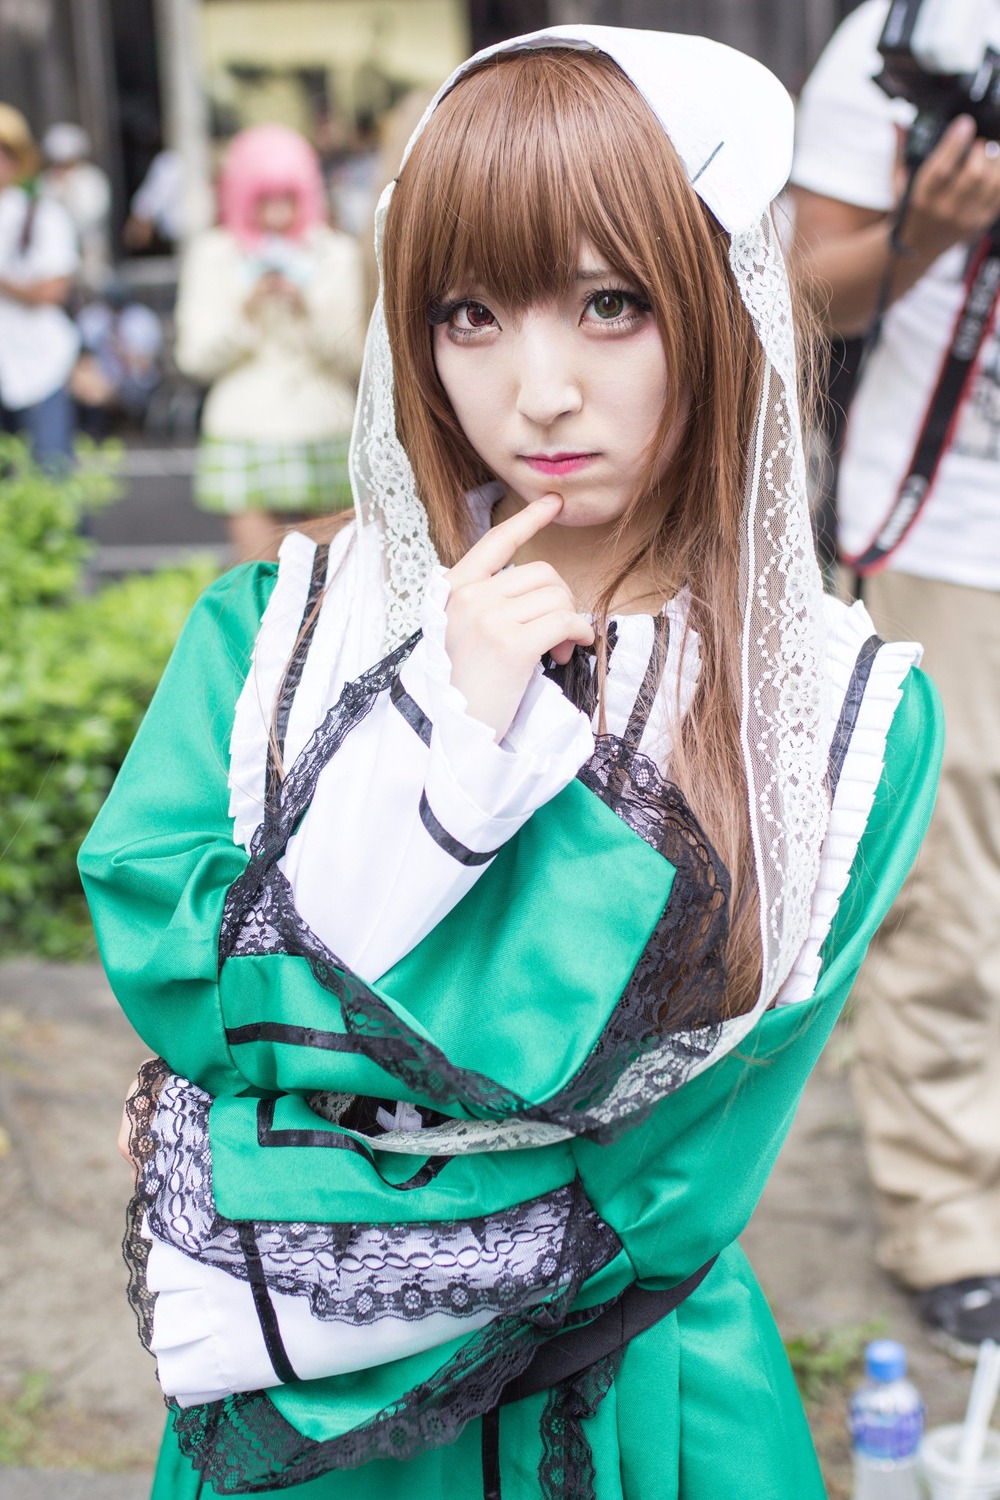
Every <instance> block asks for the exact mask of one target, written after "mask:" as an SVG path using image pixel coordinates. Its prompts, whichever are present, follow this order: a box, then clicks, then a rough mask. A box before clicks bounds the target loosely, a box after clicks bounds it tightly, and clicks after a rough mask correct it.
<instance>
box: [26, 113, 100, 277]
mask: <svg viewBox="0 0 1000 1500" xmlns="http://www.w3.org/2000/svg"><path fill="white" fill-rule="evenodd" d="M42 152H43V154H44V156H45V161H46V167H45V171H44V172H43V173H42V179H41V180H42V191H43V192H44V193H45V196H46V197H48V198H54V199H55V200H56V202H57V203H61V204H62V206H63V208H64V209H65V210H66V212H67V213H68V214H69V216H70V218H71V219H72V220H73V226H74V228H75V229H76V235H77V243H78V245H79V249H80V280H81V282H82V283H83V284H84V285H85V286H86V287H88V288H89V289H90V290H91V291H101V290H103V288H104V286H105V284H106V283H107V281H108V278H109V277H110V275H111V241H110V218H111V183H110V182H109V180H108V174H107V173H106V172H104V171H102V169H101V168H100V167H99V166H98V165H97V163H96V162H93V161H91V160H90V152H91V144H90V137H89V135H88V134H87V132H86V131H85V130H84V129H83V127H82V126H81V125H74V124H72V123H71V122H69V121H61V122H60V123H59V124H57V125H50V126H49V128H48V130H47V131H46V132H45V134H44V136H43V137H42Z"/></svg>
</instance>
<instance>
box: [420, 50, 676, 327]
mask: <svg viewBox="0 0 1000 1500" xmlns="http://www.w3.org/2000/svg"><path fill="white" fill-rule="evenodd" d="M408 176H410V177H411V178H413V179H416V180H415V181H412V183H409V184H407V186H412V188H413V192H412V195H411V194H410V193H407V194H406V197H407V198H408V199H409V201H410V202H411V203H414V204H418V203H420V202H421V201H423V204H424V206H425V209H426V206H427V205H428V201H430V202H432V203H433V205H434V212H433V213H426V212H424V213H423V214H422V215H421V218H422V236H421V237H422V240H423V244H422V247H421V248H422V253H421V255H420V259H421V260H422V261H423V265H422V267H421V272H422V275H421V278H420V279H421V280H423V283H424V286H425V288H426V294H427V300H428V302H430V301H433V300H435V299H438V298H442V297H445V296H449V295H462V294H463V293H464V292H466V291H468V290H470V289H471V288H472V287H474V286H475V287H479V288H481V289H484V290H488V291H489V292H490V293H492V294H493V295H494V296H498V297H500V298H501V299H502V300H503V301H504V302H505V303H506V304H507V305H508V306H511V307H514V308H516V309H521V308H523V307H526V306H527V305H528V304H529V303H531V302H533V301H536V300H538V299H540V298H544V297H551V296H556V295H560V294H562V293H564V292H566V291H567V290H568V289H569V288H570V287H571V286H572V285H573V283H574V281H575V278H576V274H577V269H578V255H579V248H580V242H581V239H586V240H587V241H589V243H590V245H591V246H592V247H593V249H594V250H595V251H596V252H597V253H598V254H599V255H600V256H601V257H602V258H603V259H604V261H605V262H606V263H607V265H608V267H609V268H610V269H611V270H613V271H616V272H618V273H619V274H620V275H623V276H626V277H627V278H628V279H630V280H632V281H636V282H638V283H639V285H640V287H641V288H643V289H648V287H649V283H650V280H651V278H652V274H653V272H652V267H651V265H650V264H649V262H650V257H651V253H652V254H655V250H652V247H650V246H649V245H647V244H644V240H645V239H646V238H647V237H646V236H644V235H643V234H642V233H641V231H640V233H639V234H638V235H637V233H636V230H637V224H642V223H643V222H644V221H645V222H646V223H648V225H649V228H650V229H651V230H653V231H654V234H653V237H654V239H655V238H656V235H655V229H656V228H657V227H659V226H656V225H655V220H656V219H658V218H659V217H660V216H661V215H662V213H663V209H664V204H665V198H666V199H669V198H672V197H674V196H675V193H670V192H667V193H665V183H666V182H669V181H673V183H674V184H676V185H677V186H676V188H675V192H677V191H680V192H681V193H683V194H684V195H686V196H688V197H690V198H691V199H693V197H694V195H693V193H691V191H690V189H689V188H688V185H687V182H686V180H685V179H684V175H683V172H682V170H681V168H680V163H679V161H678V160H677V157H676V153H675V152H674V150H673V147H672V146H671V145H670V142H669V140H668V139H667V136H666V134H665V133H664V131H663V129H662V127H661V126H660V124H659V122H658V121H657V120H656V119H655V117H654V116H653V114H652V112H651V110H650V109H649V107H648V105H647V104H646V102H645V100H643V99H642V97H641V96H640V95H639V93H638V92H637V91H636V90H635V88H634V87H633V86H632V84H631V83H630V82H629V81H628V80H627V79H626V78H625V75H624V74H623V73H621V71H620V70H619V69H618V67H617V65H616V64H615V63H613V62H612V61H611V59H610V58H607V57H605V56H604V54H602V53H594V52H586V53H580V52H576V51H572V50H570V49H568V48H557V49H551V50H548V49H546V50H537V51H531V52H526V53H506V54H501V55H500V56H499V57H498V58H495V59H491V60H490V61H489V62H488V63H486V64H484V65H483V66H482V67H481V68H479V69H477V70H475V71H474V72H472V73H470V74H468V75H466V76H465V77H464V78H463V79H462V80H461V81H460V82H459V83H458V84H457V85H456V87H455V88H454V89H453V90H452V92H451V93H450V94H449V95H447V96H446V97H445V99H443V100H442V102H441V103H440V104H439V105H438V107H437V109H436V110H435V112H434V114H433V115H432V117H431V119H430V121H429V122H428V124H427V126H426V128H425V131H424V133H423V135H422V136H421V138H420V139H419V141H418V142H417V144H416V146H415V147H414V150H413V153H412V155H411V158H410V160H408V161H407V163H406V165H405V167H404V169H403V173H402V177H401V186H402V185H403V184H404V183H406V179H407V177H408ZM654 184H655V190H654ZM413 311H414V312H415V311H416V309H413Z"/></svg>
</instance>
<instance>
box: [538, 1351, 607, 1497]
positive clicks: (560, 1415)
mask: <svg viewBox="0 0 1000 1500" xmlns="http://www.w3.org/2000/svg"><path fill="white" fill-rule="evenodd" d="M624 1353H625V1349H624V1346H623V1347H622V1348H621V1349H616V1350H615V1351H614V1353H613V1354H607V1355H605V1357H604V1358H603V1359H599V1360H597V1362H596V1363H595V1364H592V1365H591V1366H590V1368H589V1369H587V1370H582V1371H581V1372H580V1374H579V1375H574V1376H573V1377H572V1379H570V1380H567V1381H564V1382H563V1383H562V1384H561V1385H556V1386H553V1387H552V1389H551V1391H550V1392H549V1395H548V1398H547V1400H546V1403H545V1410H544V1411H543V1413H542V1420H541V1437H542V1461H541V1463H540V1464H539V1466H538V1484H539V1495H540V1500H567V1497H570V1496H571V1497H572V1500H595V1483H596V1478H597V1476H596V1473H595V1470H594V1455H593V1452H592V1450H591V1447H590V1442H589V1440H588V1438H587V1434H586V1433H585V1432H584V1430H583V1423H584V1420H585V1419H586V1418H587V1417H592V1416H593V1415H594V1413H595V1412H596V1411H597V1408H598V1407H599V1406H600V1404H601V1402H602V1401H603V1400H604V1398H605V1396H606V1395H607V1394H608V1392H609V1391H610V1389H611V1387H612V1385H613V1384H614V1379H615V1375H616V1374H617V1373H618V1367H619V1365H620V1364H621V1362H622V1356H623V1355H624Z"/></svg>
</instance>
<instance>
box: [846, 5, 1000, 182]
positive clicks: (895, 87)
mask: <svg viewBox="0 0 1000 1500" xmlns="http://www.w3.org/2000/svg"><path fill="white" fill-rule="evenodd" d="M991 8H992V6H991V0H892V4H891V6H890V7H889V15H888V18H887V20H886V23H885V26H884V27H883V30H882V36H881V39H880V40H879V44H878V50H879V52H880V53H881V55H882V71H881V73H879V74H878V75H877V76H876V78H875V82H876V83H877V84H878V85H879V87H880V88H881V89H882V90H883V91H884V92H885V93H886V94H888V95H889V97H890V98H891V99H908V100H909V101H910V103H911V104H914V105H915V106H916V109H917V117H916V119H915V121H914V123H913V125H912V127H911V129H910V132H909V134H908V136H907V138H906V147H905V153H904V160H905V162H906V165H907V166H908V167H910V168H911V170H912V169H915V168H916V167H918V166H919V165H920V163H921V162H922V161H924V159H925V158H926V157H928V156H929V155H930V153H931V152H932V151H933V150H934V147H935V146H936V145H937V143H938V141H939V140H940V139H941V137H942V135H943V134H944V132H945V130H946V129H947V127H948V125H949V124H950V122H951V121H952V120H954V119H955V118H956V116H958V115H971V116H972V118H973V119H974V120H975V122H976V130H977V132H978V134H979V135H980V136H982V137H983V138H984V139H985V140H1000V52H998V51H996V50H994V48H993V47H991V46H989V45H988V44H987V42H986V18H987V13H988V11H989V10H990V9H991Z"/></svg>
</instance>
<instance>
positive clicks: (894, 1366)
mask: <svg viewBox="0 0 1000 1500" xmlns="http://www.w3.org/2000/svg"><path fill="white" fill-rule="evenodd" d="M865 1372H866V1374H867V1375H868V1376H869V1377H870V1378H871V1379H872V1380H902V1378H903V1376H904V1375H905V1374H906V1350H905V1349H904V1348H903V1346H902V1344H900V1343H898V1342H897V1341H896V1339H876V1340H875V1341H874V1343H871V1344H868V1345H866V1347H865Z"/></svg>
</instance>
